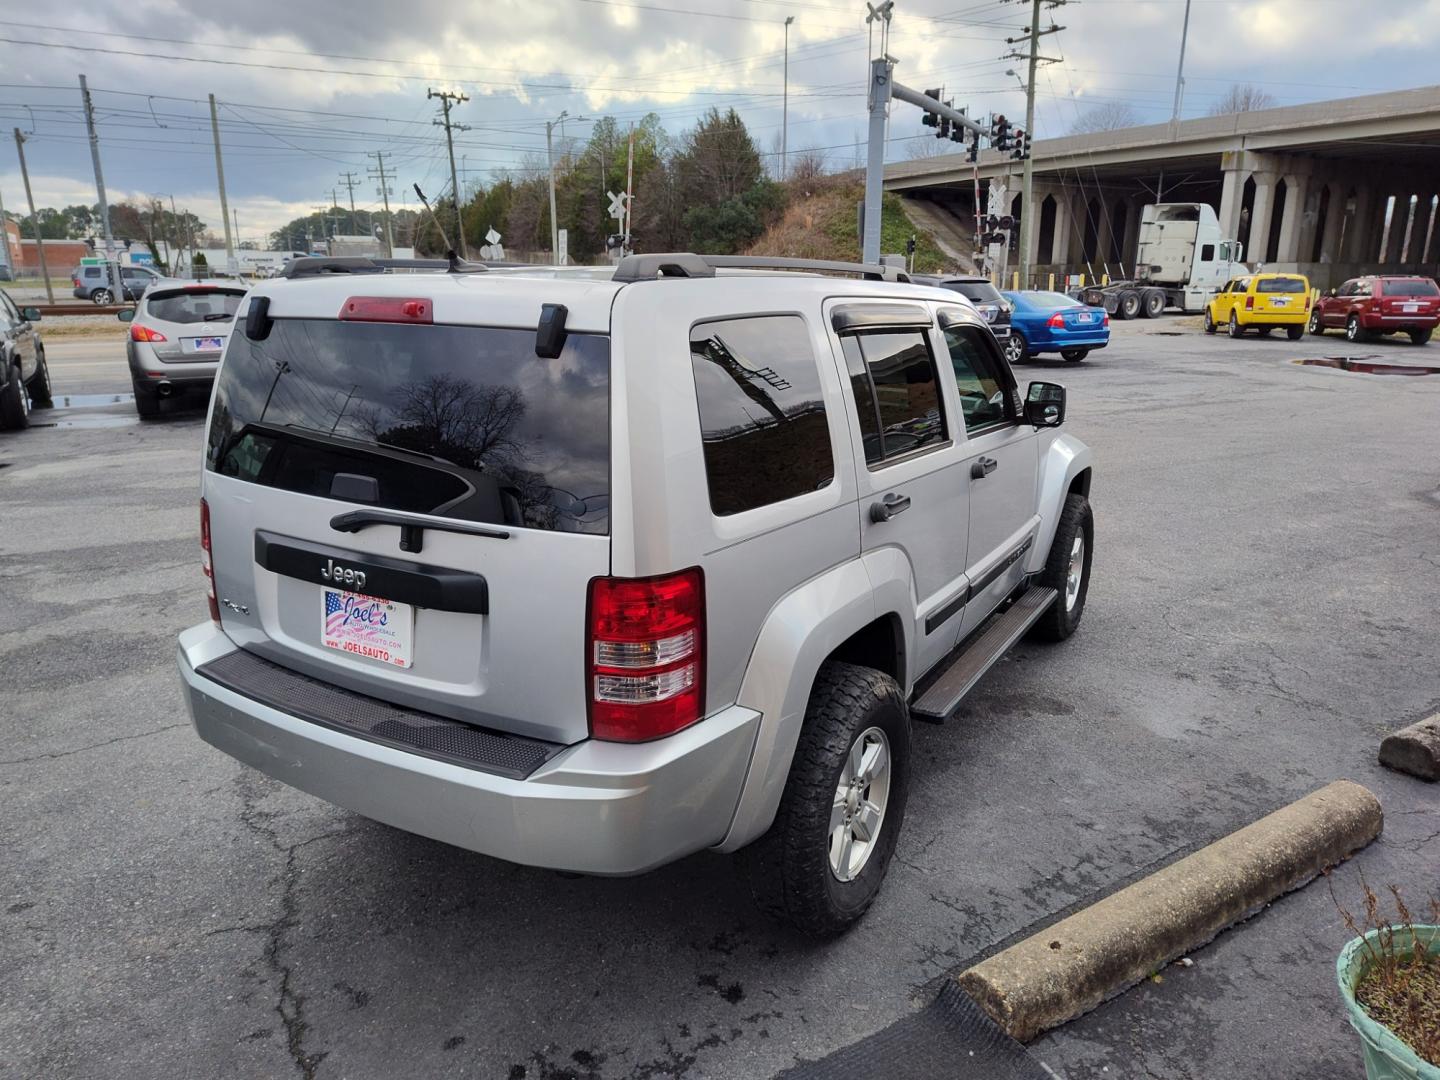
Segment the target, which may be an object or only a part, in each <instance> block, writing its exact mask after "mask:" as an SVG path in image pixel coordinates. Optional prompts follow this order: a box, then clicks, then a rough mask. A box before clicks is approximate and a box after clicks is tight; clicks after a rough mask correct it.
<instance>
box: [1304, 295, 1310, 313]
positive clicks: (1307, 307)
mask: <svg viewBox="0 0 1440 1080" xmlns="http://www.w3.org/2000/svg"><path fill="white" fill-rule="evenodd" d="M1305 310H1306V311H1309V310H1310V294H1309V293H1308V292H1307V293H1306V294H1305Z"/></svg>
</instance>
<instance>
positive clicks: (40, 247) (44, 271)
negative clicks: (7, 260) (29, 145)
mask: <svg viewBox="0 0 1440 1080" xmlns="http://www.w3.org/2000/svg"><path fill="white" fill-rule="evenodd" d="M15 150H16V152H17V153H18V154H19V155H20V179H21V181H22V182H23V183H24V184H25V201H26V202H27V203H29V204H30V231H31V232H33V233H34V234H35V254H36V256H37V257H38V258H39V260H40V276H41V277H43V278H44V279H45V296H46V298H47V299H48V300H49V301H50V303H52V304H53V303H55V290H54V288H53V287H51V285H50V270H49V268H48V267H47V266H46V265H45V239H44V237H42V236H41V235H40V219H39V218H38V217H36V216H35V196H34V195H33V194H32V193H31V191H30V170H29V169H28V168H26V167H25V136H24V135H21V134H20V129H19V128H18V127H17V128H16V129H15ZM6 243H9V241H8V240H7V241H6ZM22 251H23V248H22Z"/></svg>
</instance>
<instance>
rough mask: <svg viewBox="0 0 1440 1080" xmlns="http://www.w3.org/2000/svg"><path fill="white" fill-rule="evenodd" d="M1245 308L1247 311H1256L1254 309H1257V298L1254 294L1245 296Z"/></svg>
mask: <svg viewBox="0 0 1440 1080" xmlns="http://www.w3.org/2000/svg"><path fill="white" fill-rule="evenodd" d="M1245 310H1246V311H1254V310H1255V298H1254V297H1253V296H1247V297H1245Z"/></svg>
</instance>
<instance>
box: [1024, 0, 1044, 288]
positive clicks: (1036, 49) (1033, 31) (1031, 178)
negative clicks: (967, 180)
mask: <svg viewBox="0 0 1440 1080" xmlns="http://www.w3.org/2000/svg"><path fill="white" fill-rule="evenodd" d="M1039 57H1040V0H1032V2H1031V14H1030V57H1029V60H1030V77H1029V78H1028V79H1027V80H1026V82H1025V137H1026V138H1027V139H1030V138H1033V137H1034V134H1035V68H1036V66H1037V65H1038V63H1039ZM1021 166H1022V167H1021V170H1020V287H1021V288H1022V289H1028V288H1029V287H1030V271H1031V266H1030V238H1031V236H1032V235H1033V234H1034V230H1035V227H1036V226H1037V225H1038V224H1039V222H1038V221H1036V220H1035V218H1036V217H1037V216H1038V215H1036V214H1033V213H1031V203H1032V202H1034V194H1035V166H1034V163H1033V162H1032V161H1031V160H1030V156H1029V155H1028V154H1027V155H1026V156H1025V160H1024V161H1023V162H1022V163H1021Z"/></svg>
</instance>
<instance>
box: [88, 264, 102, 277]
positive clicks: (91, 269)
mask: <svg viewBox="0 0 1440 1080" xmlns="http://www.w3.org/2000/svg"><path fill="white" fill-rule="evenodd" d="M85 276H86V277H96V278H98V277H99V276H100V267H98V266H87V267H85Z"/></svg>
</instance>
